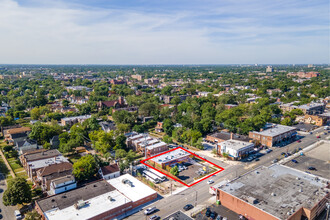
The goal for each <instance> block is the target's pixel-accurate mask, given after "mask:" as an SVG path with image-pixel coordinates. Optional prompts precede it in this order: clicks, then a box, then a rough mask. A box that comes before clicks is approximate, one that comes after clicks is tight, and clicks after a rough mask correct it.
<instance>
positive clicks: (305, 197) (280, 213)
mask: <svg viewBox="0 0 330 220" xmlns="http://www.w3.org/2000/svg"><path fill="white" fill-rule="evenodd" d="M326 186H327V180H325V179H321V178H319V179H317V178H316V176H314V175H311V174H307V173H305V172H302V171H299V170H295V169H292V168H289V167H286V166H282V165H278V164H274V165H272V166H270V167H259V168H258V169H256V170H254V171H251V172H249V173H247V174H245V175H243V176H241V177H239V178H237V179H234V180H233V181H231V182H229V183H227V184H223V185H220V186H219V187H218V189H220V190H222V191H224V192H226V193H229V194H231V195H233V196H235V197H237V198H239V199H241V200H244V201H245V202H247V203H249V204H250V205H253V206H255V207H257V208H259V209H262V210H263V211H265V212H267V213H270V214H271V215H273V216H276V217H277V218H279V219H287V218H288V217H289V215H288V214H287V213H288V212H289V213H290V215H292V214H293V211H292V210H294V211H297V210H298V209H300V208H301V207H305V208H308V209H311V208H312V207H313V206H314V205H316V204H317V203H318V202H319V201H321V200H322V199H323V198H324V197H325V196H326V194H327V192H328V191H329V190H328V189H326Z"/></svg>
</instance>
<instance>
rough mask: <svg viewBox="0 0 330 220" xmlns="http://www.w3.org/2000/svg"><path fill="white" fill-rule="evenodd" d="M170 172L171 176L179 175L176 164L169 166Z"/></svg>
mask: <svg viewBox="0 0 330 220" xmlns="http://www.w3.org/2000/svg"><path fill="white" fill-rule="evenodd" d="M170 173H171V174H172V175H173V176H178V175H179V169H178V167H177V166H174V167H172V168H171V170H170Z"/></svg>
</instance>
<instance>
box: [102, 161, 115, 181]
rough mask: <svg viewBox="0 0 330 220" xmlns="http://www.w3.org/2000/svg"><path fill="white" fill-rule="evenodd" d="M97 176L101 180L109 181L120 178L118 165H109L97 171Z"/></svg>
mask: <svg viewBox="0 0 330 220" xmlns="http://www.w3.org/2000/svg"><path fill="white" fill-rule="evenodd" d="M98 172H99V175H100V176H101V178H102V179H105V180H109V179H112V178H116V177H119V176H120V169H119V166H118V164H116V163H115V164H110V165H108V166H104V167H101V168H100V169H99V171H98Z"/></svg>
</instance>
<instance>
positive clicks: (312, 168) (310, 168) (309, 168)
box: [308, 167, 316, 170]
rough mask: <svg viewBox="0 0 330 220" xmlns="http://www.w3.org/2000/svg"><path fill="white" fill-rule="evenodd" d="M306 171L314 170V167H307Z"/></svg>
mask: <svg viewBox="0 0 330 220" xmlns="http://www.w3.org/2000/svg"><path fill="white" fill-rule="evenodd" d="M308 170H316V168H315V167H308Z"/></svg>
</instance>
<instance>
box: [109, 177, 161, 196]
mask: <svg viewBox="0 0 330 220" xmlns="http://www.w3.org/2000/svg"><path fill="white" fill-rule="evenodd" d="M125 180H128V181H130V182H131V184H129V183H124V181H125ZM108 183H110V184H111V185H112V186H113V187H115V188H116V189H117V190H118V191H119V192H121V193H123V194H124V195H125V196H126V197H128V198H129V199H130V200H132V201H133V202H136V201H138V200H140V199H144V198H145V197H148V196H151V195H153V194H157V192H156V191H155V190H153V189H151V188H150V187H149V186H147V185H145V184H144V183H142V182H140V181H139V180H138V179H136V178H134V177H133V176H131V175H130V174H125V175H122V176H119V177H117V178H114V179H110V180H108Z"/></svg>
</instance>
